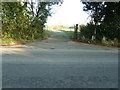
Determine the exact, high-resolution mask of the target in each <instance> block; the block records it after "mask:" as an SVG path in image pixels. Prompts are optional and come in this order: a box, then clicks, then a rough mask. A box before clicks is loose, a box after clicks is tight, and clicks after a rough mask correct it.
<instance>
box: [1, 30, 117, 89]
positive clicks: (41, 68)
mask: <svg viewBox="0 0 120 90" xmlns="http://www.w3.org/2000/svg"><path fill="white" fill-rule="evenodd" d="M2 87H3V88H117V87H118V49H117V48H111V47H104V46H96V45H89V44H84V43H78V42H74V41H71V40H70V39H69V38H68V37H67V35H66V34H65V33H63V32H55V33H54V34H53V35H52V36H51V37H50V38H48V39H46V40H43V41H41V42H34V43H28V44H26V45H16V46H6V47H2Z"/></svg>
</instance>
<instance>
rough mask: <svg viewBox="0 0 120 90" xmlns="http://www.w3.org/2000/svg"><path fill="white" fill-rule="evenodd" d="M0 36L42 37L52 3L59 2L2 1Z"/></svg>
mask: <svg viewBox="0 0 120 90" xmlns="http://www.w3.org/2000/svg"><path fill="white" fill-rule="evenodd" d="M1 4H2V38H12V39H28V40H29V39H38V38H42V37H43V28H44V26H45V23H46V20H47V17H48V16H50V15H51V14H52V12H51V9H52V7H51V6H52V5H56V4H57V5H58V4H60V3H59V2H33V1H32V0H28V2H22V1H21V2H2V3H1Z"/></svg>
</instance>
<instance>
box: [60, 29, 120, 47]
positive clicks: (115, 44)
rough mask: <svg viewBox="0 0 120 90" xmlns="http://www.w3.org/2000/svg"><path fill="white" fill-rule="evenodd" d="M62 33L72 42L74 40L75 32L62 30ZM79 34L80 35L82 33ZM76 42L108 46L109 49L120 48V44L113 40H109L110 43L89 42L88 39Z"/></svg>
mask: <svg viewBox="0 0 120 90" xmlns="http://www.w3.org/2000/svg"><path fill="white" fill-rule="evenodd" d="M61 31H63V32H65V33H66V34H67V35H68V37H69V38H70V39H72V40H73V39H74V31H73V30H61ZM78 34H80V32H79V33H78ZM78 36H79V35H78ZM78 38H79V37H78ZM75 41H77V42H82V43H87V44H94V45H101V46H108V47H120V42H118V41H116V40H112V41H111V40H109V41H102V42H100V41H95V40H88V39H86V38H85V39H84V40H81V39H78V40H75Z"/></svg>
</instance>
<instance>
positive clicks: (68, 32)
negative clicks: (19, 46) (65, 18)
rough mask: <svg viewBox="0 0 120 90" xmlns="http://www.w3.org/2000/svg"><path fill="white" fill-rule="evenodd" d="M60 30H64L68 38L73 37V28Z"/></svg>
mask: <svg viewBox="0 0 120 90" xmlns="http://www.w3.org/2000/svg"><path fill="white" fill-rule="evenodd" d="M61 31H63V32H65V33H66V35H67V36H68V37H69V38H70V39H73V34H74V31H73V30H61Z"/></svg>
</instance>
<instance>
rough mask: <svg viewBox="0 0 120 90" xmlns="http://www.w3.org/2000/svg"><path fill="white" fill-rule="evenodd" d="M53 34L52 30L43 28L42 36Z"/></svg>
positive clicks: (46, 36)
mask: <svg viewBox="0 0 120 90" xmlns="http://www.w3.org/2000/svg"><path fill="white" fill-rule="evenodd" d="M52 34H53V31H52V30H44V33H43V36H44V38H48V37H50V36H51V35H52Z"/></svg>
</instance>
